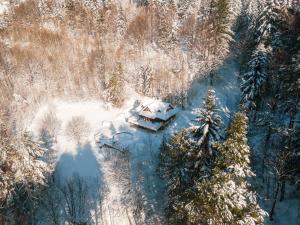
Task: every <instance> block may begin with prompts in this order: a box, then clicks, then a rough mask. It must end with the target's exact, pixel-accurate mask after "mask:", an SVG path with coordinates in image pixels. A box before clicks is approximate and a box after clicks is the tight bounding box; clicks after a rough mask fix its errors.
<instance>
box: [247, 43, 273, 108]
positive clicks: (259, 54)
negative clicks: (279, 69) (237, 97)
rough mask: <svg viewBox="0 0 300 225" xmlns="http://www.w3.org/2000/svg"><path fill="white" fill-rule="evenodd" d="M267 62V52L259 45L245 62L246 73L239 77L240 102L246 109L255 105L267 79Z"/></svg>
mask: <svg viewBox="0 0 300 225" xmlns="http://www.w3.org/2000/svg"><path fill="white" fill-rule="evenodd" d="M267 64H268V55H267V52H266V50H265V49H264V48H263V47H262V46H261V45H260V46H259V47H258V49H257V50H256V51H255V52H254V53H253V55H252V58H251V60H250V61H249V62H248V64H247V71H246V73H244V74H243V75H242V77H241V80H242V82H241V92H242V96H241V103H242V104H243V106H244V107H245V108H247V109H253V108H255V107H256V106H257V102H258V100H259V97H260V96H261V94H262V89H263V86H264V84H265V82H266V79H267Z"/></svg>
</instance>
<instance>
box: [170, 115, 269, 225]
mask: <svg viewBox="0 0 300 225" xmlns="http://www.w3.org/2000/svg"><path fill="white" fill-rule="evenodd" d="M246 135H247V117H246V115H245V114H244V113H237V114H236V115H235V117H234V119H233V121H232V123H231V125H230V127H229V129H228V130H227V138H226V140H225V141H224V142H223V143H219V144H217V149H218V155H217V158H216V161H215V165H214V168H213V171H212V176H211V177H208V178H205V179H203V180H200V181H198V182H196V184H195V185H194V187H193V188H190V189H188V190H187V191H185V192H184V193H183V194H182V197H181V200H182V201H178V202H177V204H175V205H174V208H175V209H176V215H174V217H173V218H171V221H172V222H174V221H180V222H181V223H182V222H183V223H184V224H188V225H196V224H220V225H227V224H244V225H249V224H263V217H264V215H265V214H264V211H263V210H262V209H260V208H259V206H258V204H257V202H256V195H255V193H254V192H252V191H250V189H249V184H248V182H247V177H248V176H252V175H253V173H252V171H251V168H250V165H249V163H250V162H249V155H250V151H249V146H248V145H247V138H246ZM174 224H176V223H174ZM177 224H179V223H177Z"/></svg>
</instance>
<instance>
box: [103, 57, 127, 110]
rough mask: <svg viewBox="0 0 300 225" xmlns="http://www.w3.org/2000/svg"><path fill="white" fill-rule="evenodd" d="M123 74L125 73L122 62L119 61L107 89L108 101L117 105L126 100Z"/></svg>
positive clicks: (119, 105)
mask: <svg viewBox="0 0 300 225" xmlns="http://www.w3.org/2000/svg"><path fill="white" fill-rule="evenodd" d="M122 75H123V68H122V64H121V63H118V64H117V66H116V68H115V70H114V71H113V73H112V75H111V77H110V79H109V81H108V84H107V87H106V90H105V97H106V101H108V102H111V103H112V105H113V106H115V107H121V106H122V105H123V102H124V90H123V81H122Z"/></svg>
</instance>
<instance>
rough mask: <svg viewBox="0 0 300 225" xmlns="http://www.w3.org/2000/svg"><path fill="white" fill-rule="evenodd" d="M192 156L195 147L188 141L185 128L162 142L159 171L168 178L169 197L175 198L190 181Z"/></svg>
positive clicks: (192, 164) (192, 167) (192, 168)
mask: <svg viewBox="0 0 300 225" xmlns="http://www.w3.org/2000/svg"><path fill="white" fill-rule="evenodd" d="M194 156H195V148H194V145H192V143H191V142H190V141H189V131H188V130H186V129H183V130H182V131H180V132H179V133H176V134H174V135H173V136H172V137H171V139H170V141H168V142H167V143H165V142H163V145H162V146H161V171H162V173H163V175H164V176H165V177H166V178H167V180H168V195H169V196H170V199H172V198H175V197H176V196H177V195H179V194H180V192H181V191H182V190H184V189H185V188H186V187H187V186H189V185H190V184H191V183H192V180H191V178H192V173H193V171H194V163H193V161H194ZM171 202H172V200H171ZM170 204H171V205H172V203H170Z"/></svg>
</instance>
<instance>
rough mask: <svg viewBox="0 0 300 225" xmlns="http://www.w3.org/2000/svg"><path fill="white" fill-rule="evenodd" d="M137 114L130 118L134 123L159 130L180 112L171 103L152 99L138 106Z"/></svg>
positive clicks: (129, 120) (130, 121)
mask: <svg viewBox="0 0 300 225" xmlns="http://www.w3.org/2000/svg"><path fill="white" fill-rule="evenodd" d="M136 112H137V113H136V116H134V117H131V118H130V119H128V122H129V123H131V124H132V125H135V126H138V127H142V128H145V129H148V130H151V131H158V130H160V129H161V128H163V127H165V126H166V125H167V124H168V123H169V122H170V121H171V120H172V119H173V118H174V117H175V116H176V113H177V112H178V109H177V108H176V107H175V106H173V105H172V104H171V103H167V102H162V101H160V100H152V101H149V102H146V103H143V104H141V105H140V106H139V107H137V110H136Z"/></svg>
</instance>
